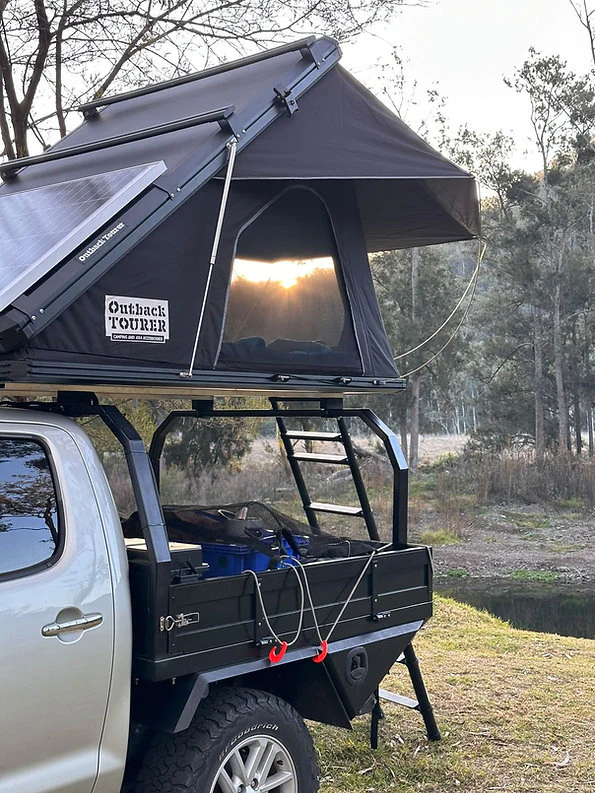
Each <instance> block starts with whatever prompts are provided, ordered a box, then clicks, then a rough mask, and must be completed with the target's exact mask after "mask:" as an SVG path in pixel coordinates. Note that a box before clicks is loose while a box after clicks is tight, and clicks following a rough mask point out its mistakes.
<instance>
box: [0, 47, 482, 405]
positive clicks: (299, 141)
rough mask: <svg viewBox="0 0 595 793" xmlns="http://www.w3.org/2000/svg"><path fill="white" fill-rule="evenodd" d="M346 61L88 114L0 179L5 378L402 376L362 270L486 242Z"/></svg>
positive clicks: (317, 57) (448, 174)
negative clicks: (399, 252) (381, 257)
mask: <svg viewBox="0 0 595 793" xmlns="http://www.w3.org/2000/svg"><path fill="white" fill-rule="evenodd" d="M339 57H340V53H339V50H338V47H337V45H336V43H335V42H333V41H332V40H330V39H327V38H321V39H317V40H315V39H308V40H304V41H302V42H298V43H297V44H295V45H290V46H287V47H283V48H278V49H277V50H273V51H271V52H269V53H263V54H261V55H259V56H253V57H250V58H247V59H243V60H242V61H238V62H235V63H232V64H226V65H224V66H222V67H217V68H215V69H211V70H207V71H206V72H202V73H200V74H198V75H191V76H188V77H185V78H180V79H179V80H174V81H170V82H169V83H164V84H160V85H158V86H152V87H149V88H147V89H141V90H139V91H136V92H130V93H129V94H124V95H120V96H118V97H113V98H107V99H104V100H102V101H101V102H98V103H91V104H90V105H87V106H85V107H84V108H83V110H84V112H85V116H86V120H85V122H84V123H83V124H82V125H81V127H79V128H78V129H77V130H75V131H74V132H73V133H71V134H70V135H69V136H68V137H67V138H66V139H64V140H62V141H60V143H59V144H57V145H56V146H54V147H53V148H52V149H50V150H49V151H48V152H46V153H45V154H43V155H39V156H37V157H31V158H27V159H25V160H21V161H13V162H10V163H4V164H3V165H1V166H0V173H2V176H3V178H4V179H5V183H4V184H3V185H2V186H1V187H0V348H1V349H2V350H3V352H2V354H1V355H0V379H2V380H3V381H4V382H5V383H9V382H11V381H12V382H30V383H32V382H37V383H72V384H78V385H81V384H91V385H95V384H98V383H106V384H110V383H111V384H114V385H116V384H121V385H126V384H131V385H139V386H162V387H163V388H164V389H165V390H168V389H173V390H175V389H176V388H177V387H181V386H193V387H204V388H211V389H221V390H222V391H225V390H226V389H230V388H238V387H242V388H246V387H247V388H258V389H259V390H265V391H274V390H275V389H277V388H280V387H281V386H282V387H283V388H285V389H287V388H289V389H292V388H297V389H300V388H303V389H310V390H315V391H320V390H321V389H323V390H325V391H327V390H328V391H330V392H335V391H341V392H345V391H347V390H356V391H357V390H361V389H362V388H366V389H374V388H380V387H386V385H387V380H388V381H391V380H392V379H394V378H396V377H397V372H396V370H395V368H394V364H393V359H392V353H391V351H390V348H389V345H388V342H387V339H386V335H385V332H384V329H383V326H382V320H381V318H380V313H379V309H378V304H377V301H376V298H375V294H374V289H373V284H372V279H371V274H370V268H369V262H368V258H367V254H368V252H370V251H376V250H386V249H393V248H399V247H407V246H414V245H421V244H428V243H437V242H445V241H452V240H463V239H470V238H472V237H474V236H476V235H477V234H478V231H479V224H478V205H477V198H476V193H475V184H474V180H473V178H472V177H471V176H469V174H467V173H465V172H463V171H461V170H460V169H458V168H457V167H456V166H454V165H453V164H452V163H450V162H449V161H448V160H446V159H444V158H443V157H441V156H440V155H439V154H437V153H436V152H435V151H433V150H432V149H431V148H430V147H428V146H427V144H425V143H424V142H423V141H422V140H421V139H420V138H419V137H418V136H416V135H415V134H414V133H413V132H411V130H409V129H408V128H407V127H406V126H405V125H404V124H403V123H402V122H401V121H400V120H399V119H397V118H396V117H395V116H393V115H392V114H391V113H390V112H389V111H388V110H387V109H386V108H385V107H384V106H383V105H382V104H381V103H379V102H378V101H377V100H376V99H375V98H374V97H373V96H372V95H371V94H369V93H368V92H367V91H366V90H365V89H364V88H363V87H362V86H361V85H360V84H359V83H358V82H357V81H356V80H354V79H353V78H352V77H351V76H350V75H349V74H348V73H347V72H345V71H344V70H343V69H342V68H341V67H339V66H337V61H338V59H339ZM99 106H100V107H101V109H99ZM296 110H297V112H296ZM189 113H191V114H192V115H189ZM236 155H237V156H236ZM226 180H228V181H227V184H228V185H230V190H229V194H228V192H227V190H226ZM229 180H231V181H229ZM219 222H222V225H221V226H220V228H218V223H219ZM219 231H220V234H219V233H218V232H219ZM215 239H218V244H217V245H216V246H214V240H215ZM213 253H216V256H213ZM211 265H212V266H211ZM197 331H199V333H198V335H197Z"/></svg>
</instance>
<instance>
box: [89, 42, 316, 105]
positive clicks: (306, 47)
mask: <svg viewBox="0 0 595 793" xmlns="http://www.w3.org/2000/svg"><path fill="white" fill-rule="evenodd" d="M315 41H316V37H315V36H308V37H307V38H304V39H300V41H295V42H293V44H284V45H283V46H281V47H276V48H275V49H272V50H267V52H259V53H256V54H255V55H247V56H246V57H245V58H240V59H239V60H236V61H231V62H230V63H221V64H219V66H212V67H211V68H210V69H203V70H202V71H200V72H193V73H192V74H185V75H183V76H182V77H175V78H173V79H172V80H166V81H165V82H163V83H156V84H154V85H148V86H146V88H137V89H135V90H133V91H126V92H125V93H122V94H114V96H107V97H104V98H101V99H94V100H93V101H91V102H85V104H83V105H81V106H80V107H79V108H78V110H79V112H80V113H83V114H84V116H85V117H86V118H88V117H90V116H92V115H94V114H95V113H97V110H98V108H100V107H107V106H108V105H115V104H116V103H118V102H125V101H126V100H127V99H136V98H137V97H139V96H147V94H154V93H157V91H164V90H165V89H167V88H173V87H175V86H177V85H187V84H188V83H195V82H197V81H198V80H204V79H205V78H206V77H213V76H214V75H216V74H224V73H225V72H229V71H232V70H233V69H238V68H241V67H242V66H250V65H251V64H253V63H260V62H261V61H266V60H269V59H270V58H276V57H278V56H279V55H286V54H288V53H290V52H298V51H300V52H301V53H302V57H309V58H310V60H314V57H313V55H312V51H311V47H312V44H314V42H315Z"/></svg>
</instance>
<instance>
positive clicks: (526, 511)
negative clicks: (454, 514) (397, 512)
mask: <svg viewBox="0 0 595 793" xmlns="http://www.w3.org/2000/svg"><path fill="white" fill-rule="evenodd" d="M594 530H595V516H592V515H587V516H585V515H578V514H576V513H572V512H568V511H559V510H556V509H554V508H548V507H544V506H539V507H527V506H522V505H520V506H513V505H506V506H505V507H502V506H500V507H491V508H489V509H488V510H486V511H485V512H484V513H483V514H481V515H480V516H478V517H477V518H475V519H474V520H472V521H471V523H470V524H469V525H468V526H467V527H466V528H464V529H463V531H462V540H461V542H459V543H457V544H453V545H440V546H437V547H435V549H434V558H435V565H436V572H437V573H438V574H443V575H444V574H448V573H449V571H450V574H451V575H452V573H453V571H465V572H466V573H467V574H468V575H469V576H473V577H500V576H507V575H511V574H515V573H516V574H517V575H518V574H519V571H539V572H541V573H552V574H555V576H556V577H557V578H559V579H562V580H567V581H595V542H594V534H595V531H594ZM552 577H553V576H552Z"/></svg>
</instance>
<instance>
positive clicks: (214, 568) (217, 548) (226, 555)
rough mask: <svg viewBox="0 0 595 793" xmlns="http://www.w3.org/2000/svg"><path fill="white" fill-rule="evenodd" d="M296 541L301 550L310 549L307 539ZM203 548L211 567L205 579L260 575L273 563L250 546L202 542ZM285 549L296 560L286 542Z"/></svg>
mask: <svg viewBox="0 0 595 793" xmlns="http://www.w3.org/2000/svg"><path fill="white" fill-rule="evenodd" d="M294 540H295V544H296V545H297V547H298V548H299V549H300V550H302V549H303V550H306V548H307V547H308V538H307V537H294ZM271 541H272V540H271ZM201 546H202V556H203V560H204V561H205V562H207V564H208V565H209V569H208V571H207V572H206V573H205V578H216V577H218V576H223V575H237V574H238V573H243V572H244V570H254V572H255V573H259V572H262V571H263V570H268V568H269V564H270V562H271V557H270V556H267V555H266V554H265V553H260V552H259V551H256V550H254V549H253V548H250V547H249V546H248V545H241V544H239V543H238V544H237V545H236V544H235V543H234V544H229V543H222V542H201ZM283 547H284V549H285V554H286V555H287V556H290V557H292V558H295V552H294V551H292V549H291V548H290V546H289V544H288V543H287V542H286V541H285V540H283ZM286 561H291V560H286Z"/></svg>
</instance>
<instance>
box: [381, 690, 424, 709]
mask: <svg viewBox="0 0 595 793" xmlns="http://www.w3.org/2000/svg"><path fill="white" fill-rule="evenodd" d="M378 696H379V697H380V699H384V700H386V701H387V702H394V703H395V705H404V706H405V707H406V708H411V710H419V703H418V702H417V700H415V699H411V697H403V696H401V695H400V694H393V692H392V691H387V690H386V689H384V688H379V689H378Z"/></svg>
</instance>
